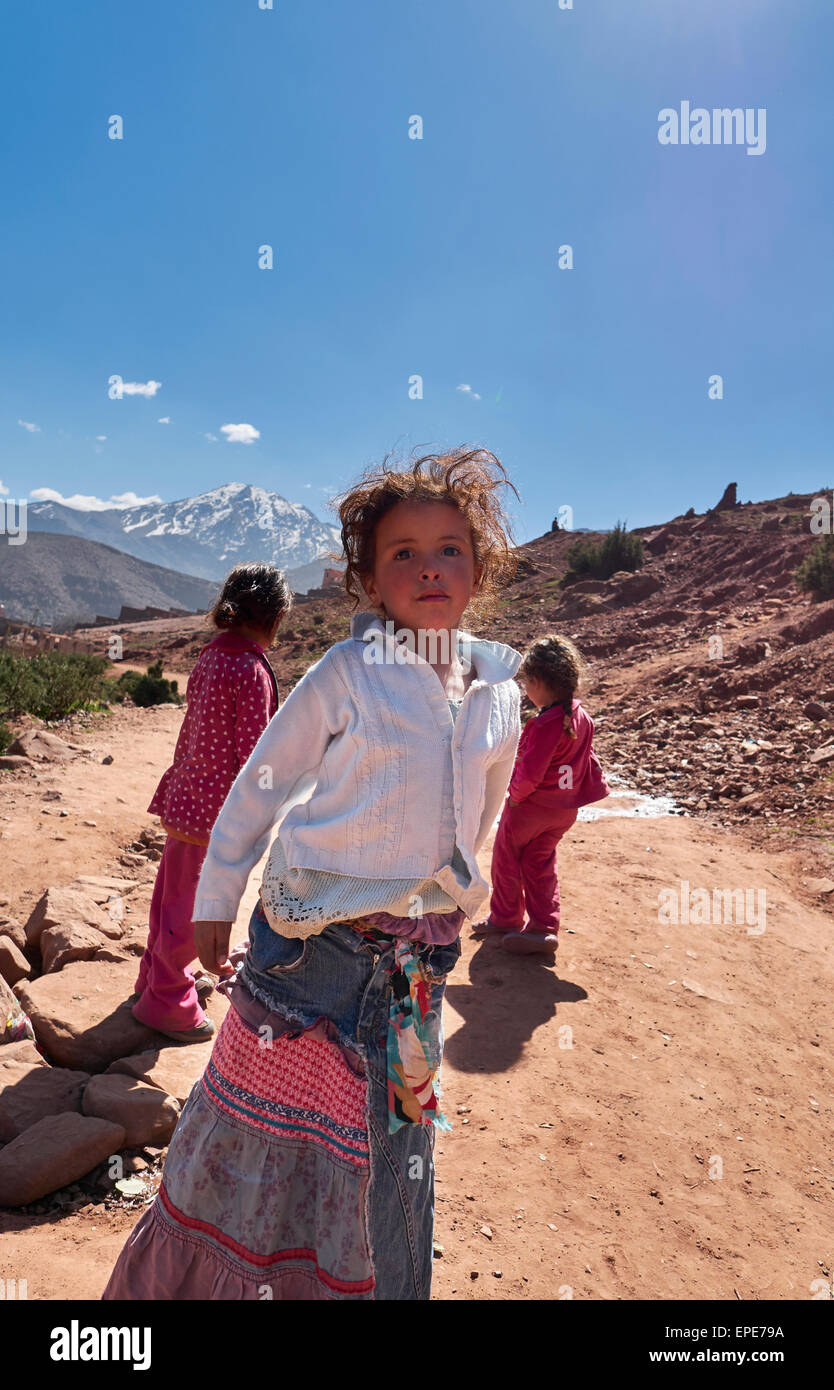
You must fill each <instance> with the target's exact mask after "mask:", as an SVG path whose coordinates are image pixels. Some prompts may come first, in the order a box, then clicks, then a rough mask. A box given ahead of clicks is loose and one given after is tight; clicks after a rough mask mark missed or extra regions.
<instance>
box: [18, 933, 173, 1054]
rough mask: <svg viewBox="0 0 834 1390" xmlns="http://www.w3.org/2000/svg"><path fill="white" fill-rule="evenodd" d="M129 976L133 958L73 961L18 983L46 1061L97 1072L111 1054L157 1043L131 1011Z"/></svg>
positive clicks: (132, 977)
mask: <svg viewBox="0 0 834 1390" xmlns="http://www.w3.org/2000/svg"><path fill="white" fill-rule="evenodd" d="M135 980H136V962H135V960H129V961H125V962H118V961H99V960H91V961H77V962H71V963H70V964H69V965H65V966H64V969H63V970H58V971H56V972H55V973H54V974H51V975H42V976H41V978H40V979H39V980H32V981H31V982H29V983H26V984H19V985H18V986H17V993H18V998H19V999H20V1002H21V1004H22V1006H23V1008H24V1009H25V1010H26V1012H27V1014H28V1015H29V1017H30V1019H31V1021H32V1025H33V1027H34V1030H35V1037H36V1038H37V1040H38V1042H39V1043H40V1045H41V1046H42V1048H43V1049H44V1051H45V1052H46V1054H47V1056H48V1057H49V1058H50V1060H51V1061H53V1062H55V1063H56V1064H57V1065H58V1066H62V1067H78V1068H79V1069H80V1070H82V1071H90V1072H100V1071H104V1069H105V1067H108V1066H109V1065H110V1063H111V1062H113V1061H115V1059H116V1058H117V1057H127V1056H129V1055H130V1054H131V1053H134V1052H142V1051H144V1050H145V1049H146V1048H148V1047H151V1046H152V1045H153V1044H154V1043H157V1044H158V1042H159V1034H158V1033H156V1032H155V1031H154V1030H153V1029H152V1028H146V1027H145V1026H144V1024H142V1023H139V1022H138V1021H137V1020H136V1019H135V1018H134V1017H133V1014H132V1013H131V1006H130V1004H129V1003H128V1002H127V1001H128V997H129V995H130V994H131V993H132V992H133V986H134V983H135Z"/></svg>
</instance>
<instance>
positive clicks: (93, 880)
mask: <svg viewBox="0 0 834 1390" xmlns="http://www.w3.org/2000/svg"><path fill="white" fill-rule="evenodd" d="M77 883H78V884H79V886H80V889H81V892H82V893H86V894H87V896H88V897H90V898H92V899H93V902H96V903H106V902H109V901H110V899H111V898H119V897H127V895H128V893H132V892H133V890H134V889H135V888H138V887H139V885H138V883H137V882H136V880H135V879H133V878H115V877H113V876H111V875H109V874H79V875H78V879H77ZM74 886H75V885H74V884H73V887H74Z"/></svg>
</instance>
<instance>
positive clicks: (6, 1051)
mask: <svg viewBox="0 0 834 1390" xmlns="http://www.w3.org/2000/svg"><path fill="white" fill-rule="evenodd" d="M3 1062H29V1063H30V1064H31V1065H32V1066H35V1065H40V1066H42V1067H48V1066H49V1063H48V1062H47V1060H46V1058H45V1057H42V1056H41V1054H40V1053H39V1052H38V1049H37V1048H36V1046H35V1044H34V1043H33V1042H32V1039H31V1038H21V1039H20V1041H19V1042H13V1043H6V1045H5V1047H3V1049H2V1051H0V1063H3Z"/></svg>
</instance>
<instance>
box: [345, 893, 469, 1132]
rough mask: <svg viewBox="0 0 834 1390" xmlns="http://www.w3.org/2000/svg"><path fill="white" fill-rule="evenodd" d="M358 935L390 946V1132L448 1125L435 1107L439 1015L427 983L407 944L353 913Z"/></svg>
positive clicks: (423, 969) (437, 1083)
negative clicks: (394, 944)
mask: <svg viewBox="0 0 834 1390" xmlns="http://www.w3.org/2000/svg"><path fill="white" fill-rule="evenodd" d="M348 925H349V926H351V927H353V929H354V930H355V931H358V932H360V933H361V934H362V936H367V937H370V938H371V939H372V940H377V941H384V942H386V944H388V945H390V944H391V941H392V940H395V941H396V946H395V948H394V962H395V963H394V966H393V968H392V970H391V972H390V973H391V975H392V991H391V992H392V997H391V1004H390V1007H389V1014H388V1020H389V1021H388V1044H387V1056H388V1132H389V1134H396V1132H397V1130H398V1129H401V1128H402V1126H403V1125H406V1124H413V1125H434V1126H435V1128H436V1129H443V1130H450V1129H451V1128H452V1126H451V1124H450V1123H449V1121H448V1120H447V1119H446V1116H445V1115H444V1114H442V1112H441V1110H440V1107H439V1104H438V1102H439V1100H440V1083H439V1080H438V1074H439V1071H440V1063H441V1060H442V1059H441V1049H440V1015H439V1014H437V1013H432V1012H431V985H430V983H429V977H428V975H427V973H426V969H425V966H424V965H423V963H422V961H421V960H420V959H419V958H418V957H417V956H416V955H415V954H414V952H413V950H412V946H411V942H409V941H408V940H406V939H405V938H400V939H397V938H392V937H391V936H389V935H388V933H387V932H382V931H379V930H378V929H377V928H376V927H370V926H368V925H367V924H366V923H365V921H364V920H363V918H361V917H357V918H354V919H353V920H352V921H350V922H349V923H348Z"/></svg>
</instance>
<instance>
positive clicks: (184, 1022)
mask: <svg viewBox="0 0 834 1390" xmlns="http://www.w3.org/2000/svg"><path fill="white" fill-rule="evenodd" d="M207 848H208V846H207V845H189V844H187V843H186V842H185V840H177V839H175V837H174V836H173V835H169V836H168V838H167V840H166V841H165V848H164V850H163V851H162V858H161V859H160V861H159V869H158V870H157V875H156V883H155V884H154V890H153V897H152V899H151V910H150V914H149V922H150V928H151V929H150V933H149V935H148V944H147V946H146V947H145V951H144V954H143V956H142V959H141V961H140V963H139V976H138V979H137V981H136V984H135V986H134V988H135V990H136V993H137V994H138V995H139V998H138V999H137V1001H136V1003H135V1004H134V1006H133V1016H134V1018H137V1019H138V1020H139V1022H140V1023H144V1024H146V1025H147V1026H148V1027H149V1028H173V1029H189V1028H195V1027H196V1026H197V1024H198V1023H201V1022H202V1020H203V1018H204V1017H205V1014H204V1013H203V1010H202V1007H201V1005H200V1001H199V999H198V998H197V991H196V989H195V988H194V973H193V971H192V970H190V969H189V967H190V965H191V962H192V961H193V960H194V958H195V956H196V954H197V952H196V950H195V948H194V923H193V922H192V920H191V914H192V913H193V911H194V895H195V893H196V891H197V880H198V878H199V877H200V869H201V868H202V865H203V860H204V859H205V857H206V850H207Z"/></svg>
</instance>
